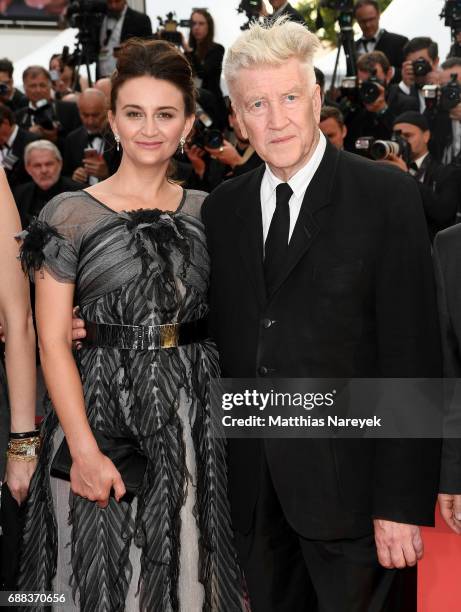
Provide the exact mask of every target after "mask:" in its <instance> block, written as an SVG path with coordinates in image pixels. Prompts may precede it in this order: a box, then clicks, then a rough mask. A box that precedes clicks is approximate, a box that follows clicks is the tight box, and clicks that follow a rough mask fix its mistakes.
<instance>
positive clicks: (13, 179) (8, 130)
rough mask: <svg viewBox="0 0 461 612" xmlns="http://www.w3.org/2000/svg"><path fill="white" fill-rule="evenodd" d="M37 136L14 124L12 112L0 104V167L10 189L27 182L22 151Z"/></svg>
mask: <svg viewBox="0 0 461 612" xmlns="http://www.w3.org/2000/svg"><path fill="white" fill-rule="evenodd" d="M38 139H39V136H36V135H35V134H31V133H30V132H26V131H25V130H23V129H22V128H20V127H19V126H18V125H17V124H16V120H15V118H14V114H13V111H12V110H11V109H10V108H8V107H7V106H5V105H4V104H0V166H3V168H4V170H5V173H6V177H7V179H8V183H9V185H10V187H11V189H14V188H15V187H16V186H17V185H20V184H21V183H25V182H27V181H28V180H29V175H28V174H27V172H26V169H25V167H24V160H23V157H24V149H25V148H26V146H27V145H28V144H29V143H30V142H33V141H34V140H38Z"/></svg>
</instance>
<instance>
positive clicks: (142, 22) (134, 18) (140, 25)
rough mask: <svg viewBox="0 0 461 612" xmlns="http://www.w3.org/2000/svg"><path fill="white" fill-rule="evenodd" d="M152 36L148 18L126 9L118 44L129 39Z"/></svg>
mask: <svg viewBox="0 0 461 612" xmlns="http://www.w3.org/2000/svg"><path fill="white" fill-rule="evenodd" d="M151 36H152V24H151V21H150V18H149V17H148V16H147V15H145V14H144V13H140V12H139V11H135V10H133V9H132V8H129V7H128V8H127V10H126V14H125V19H124V21H123V26H122V32H121V35H120V42H122V43H123V42H125V40H128V39H129V38H133V37H138V38H149V37H151Z"/></svg>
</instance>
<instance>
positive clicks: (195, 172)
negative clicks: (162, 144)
mask: <svg viewBox="0 0 461 612" xmlns="http://www.w3.org/2000/svg"><path fill="white" fill-rule="evenodd" d="M270 4H271V5H272V9H273V12H272V14H270V15H269V14H268V13H267V11H266V10H265V7H264V3H263V2H261V1H260V0H243V1H242V2H241V3H240V6H239V10H240V11H241V12H245V13H246V15H247V16H248V18H249V21H251V19H254V18H257V19H259V20H266V21H267V22H270V21H272V20H273V19H275V18H276V17H279V16H281V15H286V16H287V18H288V19H291V20H295V21H302V16H301V14H300V13H299V12H298V11H297V10H296V9H295V8H294V7H292V6H291V5H290V4H289V3H288V2H284V1H283V0H270ZM322 5H323V6H326V7H330V8H335V9H336V10H338V11H339V12H340V25H341V16H343V17H342V20H343V22H344V23H345V24H346V26H347V24H348V23H349V24H350V23H351V19H352V17H353V18H355V20H356V21H357V23H358V24H359V26H360V28H361V30H362V36H361V37H360V38H359V39H358V40H357V41H355V42H353V41H352V45H353V47H350V48H352V54H353V57H352V58H349V61H348V63H351V62H352V64H351V65H353V66H354V70H353V74H351V75H349V76H348V77H346V78H345V79H343V81H342V83H341V87H340V88H337V89H336V88H334V87H330V89H329V90H328V91H326V92H325V78H324V76H323V74H322V73H321V71H320V70H318V69H316V76H317V82H318V84H319V85H320V87H321V90H322V100H323V101H324V108H323V110H322V117H321V124H320V126H321V129H322V130H323V131H324V133H325V134H326V135H327V136H328V138H329V139H330V141H331V142H332V143H333V144H334V145H335V146H337V147H338V148H344V149H345V150H347V151H350V152H353V153H355V154H359V155H364V156H367V157H370V158H372V159H376V160H377V161H380V162H383V161H385V162H386V163H390V164H393V165H394V166H396V167H397V168H399V169H400V170H401V171H405V172H409V173H410V174H412V175H413V176H414V177H415V180H416V181H417V182H418V183H419V185H420V189H421V192H422V195H423V201H424V207H425V211H426V216H427V220H428V227H429V230H430V233H431V236H433V235H435V233H436V232H437V231H438V230H440V229H443V228H444V227H447V226H448V225H450V224H452V223H454V222H455V220H456V216H457V214H458V208H459V202H461V86H460V84H459V79H460V78H461V57H458V56H457V48H458V47H457V43H456V40H457V38H456V37H454V41H455V42H454V45H453V47H452V49H451V51H450V57H449V58H448V59H446V61H445V62H444V63H442V64H441V65H439V57H438V46H437V43H436V42H435V41H433V40H432V39H431V38H428V37H417V38H413V39H412V40H408V39H407V38H406V37H405V36H402V35H401V34H395V33H392V32H387V31H386V30H384V29H383V28H381V26H380V10H379V5H378V3H377V2H376V0H356V2H355V3H354V2H353V0H323V1H322V2H321V6H322ZM451 18H453V15H451V16H450V15H448V16H447V23H451V21H450V19H451ZM68 19H69V22H70V23H71V25H73V26H75V27H77V28H78V31H79V44H78V45H77V48H76V49H75V50H74V51H73V53H69V49H68V48H64V49H63V51H62V52H61V53H59V54H55V55H53V56H52V57H51V58H50V62H49V66H48V69H46V68H44V67H42V66H30V67H28V68H27V69H26V70H25V71H24V74H23V92H21V91H19V90H18V89H15V88H14V87H13V65H12V63H11V62H10V61H9V60H7V59H4V60H0V161H1V164H2V165H3V166H4V167H5V169H6V171H7V174H8V179H9V181H10V184H11V186H12V188H13V189H16V188H18V186H19V185H24V183H25V182H27V181H26V179H29V180H30V179H32V184H35V188H36V189H38V190H39V193H40V194H41V195H42V196H43V192H45V193H46V194H48V191H49V189H55V188H54V187H53V186H51V187H49V188H48V189H43V187H42V186H40V183H39V182H38V181H37V175H36V174H34V173H31V172H30V171H29V168H30V164H28V163H27V162H26V161H25V159H24V153H25V150H26V149H27V145H29V144H30V143H33V142H34V141H36V140H40V141H43V140H45V141H49V142H51V143H53V144H54V145H56V151H57V154H56V155H58V156H60V157H61V159H59V157H58V158H57V161H58V162H59V164H58V165H59V176H61V174H62V176H63V177H65V178H66V181H71V186H72V185H73V186H74V187H75V186H76V187H75V188H79V187H80V188H82V187H83V186H86V185H92V184H94V183H95V182H97V181H99V180H103V179H105V178H107V177H108V176H110V175H111V174H112V173H113V172H115V170H116V169H117V167H118V165H119V163H120V159H121V152H120V151H119V150H117V146H116V143H115V140H114V138H113V135H112V132H111V130H110V129H109V127H108V123H107V109H108V107H109V98H110V80H109V78H108V77H109V76H110V74H111V72H112V71H113V69H114V67H115V61H116V57H117V50H118V48H119V47H120V45H121V44H122V43H123V42H124V41H125V40H127V39H128V38H130V37H133V36H138V37H144V38H149V37H152V36H158V37H161V38H164V39H167V40H169V41H170V42H172V43H173V44H175V45H176V46H177V47H179V48H180V49H181V50H182V51H183V53H184V54H185V55H186V57H187V58H188V60H189V62H190V64H191V67H192V70H193V74H194V78H195V83H196V87H197V99H198V105H197V116H196V122H195V127H194V129H193V131H192V134H191V136H190V137H189V139H188V141H187V142H186V143H185V144H184V147H183V148H182V150H179V151H178V153H177V156H176V170H175V176H174V178H176V179H178V180H180V181H182V183H183V184H184V186H185V187H190V188H196V189H202V190H205V191H211V190H212V189H214V188H215V187H216V186H217V185H218V184H219V183H221V182H222V181H224V180H226V179H227V178H230V177H233V176H236V175H238V174H241V173H243V172H246V171H248V170H251V169H253V168H255V167H256V166H258V165H259V164H262V163H263V161H262V160H261V159H260V158H259V157H258V155H257V154H256V153H255V151H254V150H253V149H252V147H251V145H250V144H249V142H248V141H247V140H246V138H245V137H244V135H243V134H242V133H241V132H240V130H239V127H238V125H237V122H236V120H235V115H234V113H233V110H232V106H231V104H230V102H229V100H228V99H227V98H225V97H224V96H223V92H222V91H221V66H222V61H223V56H224V52H225V50H224V47H223V46H222V45H220V44H218V43H216V42H215V40H214V22H213V18H212V16H211V14H210V13H209V12H208V11H207V10H205V9H194V11H193V13H192V15H191V18H190V20H188V21H181V22H179V23H178V22H177V21H176V19H175V18H174V17H173V14H172V13H170V14H168V16H167V18H166V19H165V20H162V19H160V18H159V29H158V31H157V33H156V34H153V31H152V24H151V21H150V19H149V17H147V16H146V15H144V14H141V13H139V12H137V11H134V10H133V9H131V8H129V7H128V5H127V2H126V0H98V1H97V2H91V3H89V2H88V1H87V0H78V1H74V2H72V3H71V4H70V8H69V10H68ZM344 23H343V25H341V28H343V27H344V29H345V30H347V31H349V28H348V27H346V26H344ZM178 25H182V26H188V27H189V28H190V29H189V32H190V34H189V38H188V40H186V38H185V37H184V36H183V35H182V34H181V33H180V32H179V31H178V30H177V26H178ZM350 31H351V32H352V30H350ZM350 35H351V34H348V35H347V36H345V38H346V42H347V38H348V36H349V38H350ZM349 42H350V41H349ZM93 61H95V62H96V65H97V70H96V74H97V77H98V80H97V81H96V83H94V84H93V83H92V82H91V78H90V74H89V73H88V78H84V77H83V76H81V71H80V70H79V68H80V67H81V66H83V65H85V64H87V63H88V62H93ZM423 145H424V146H423ZM46 153H47V154H48V155H51V149H50V150H48V151H47V152H46ZM43 154H44V153H43ZM56 155H55V157H56ZM59 184H60V183H59V181H58V180H57V179H56V180H55V181H54V182H53V185H59ZM29 192H30V193H36V192H35V191H34V190H33V189H32V187H30V188H29ZM50 193H51V192H50ZM48 195H49V194H48ZM21 197H23V196H21ZM39 200H40V201H43V203H44V201H46V200H44V198H43V197H40V198H39ZM18 205H19V203H18ZM37 206H38V205H37ZM37 206H34V207H32V208H33V210H34V212H37V211H38V210H39V208H37ZM21 207H22V205H21ZM22 208H24V207H22ZM24 209H25V208H24ZM28 210H29V208H28Z"/></svg>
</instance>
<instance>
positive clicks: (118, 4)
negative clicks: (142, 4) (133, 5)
mask: <svg viewBox="0 0 461 612" xmlns="http://www.w3.org/2000/svg"><path fill="white" fill-rule="evenodd" d="M125 5H126V0H107V10H108V11H109V13H113V14H114V15H119V14H120V13H121V12H122V11H123V9H124V8H125Z"/></svg>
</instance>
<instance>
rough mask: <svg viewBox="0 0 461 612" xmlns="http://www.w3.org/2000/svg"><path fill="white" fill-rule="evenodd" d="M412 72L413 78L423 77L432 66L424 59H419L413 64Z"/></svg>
mask: <svg viewBox="0 0 461 612" xmlns="http://www.w3.org/2000/svg"><path fill="white" fill-rule="evenodd" d="M412 65H413V72H414V73H415V77H425V76H426V75H427V74H429V72H431V70H432V66H431V65H430V63H429V62H428V61H427V59H424V57H420V58H418V59H417V60H415V61H414V62H413V64H412Z"/></svg>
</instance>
